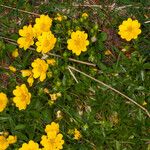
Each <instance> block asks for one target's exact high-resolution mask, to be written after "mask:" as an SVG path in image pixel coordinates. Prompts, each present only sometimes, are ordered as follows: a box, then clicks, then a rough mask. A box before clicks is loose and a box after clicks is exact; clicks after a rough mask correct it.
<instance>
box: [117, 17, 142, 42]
mask: <svg viewBox="0 0 150 150" xmlns="http://www.w3.org/2000/svg"><path fill="white" fill-rule="evenodd" d="M140 26H141V24H140V23H139V22H138V20H132V19H131V18H128V20H126V21H123V22H122V24H121V25H120V26H119V32H118V34H119V35H120V36H121V38H122V39H126V40H127V41H130V40H132V39H136V38H137V37H138V35H139V34H140V33H141V29H140Z"/></svg>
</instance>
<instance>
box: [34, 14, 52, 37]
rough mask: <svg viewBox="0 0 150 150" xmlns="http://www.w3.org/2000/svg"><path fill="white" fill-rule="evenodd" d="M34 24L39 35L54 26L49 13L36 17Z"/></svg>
mask: <svg viewBox="0 0 150 150" xmlns="http://www.w3.org/2000/svg"><path fill="white" fill-rule="evenodd" d="M35 23H36V24H35V25H34V32H35V34H36V35H37V36H39V35H40V34H41V33H42V32H48V31H49V30H50V27H51V26H52V19H51V18H50V17H49V16H48V15H40V18H36V20H35Z"/></svg>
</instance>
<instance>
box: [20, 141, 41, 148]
mask: <svg viewBox="0 0 150 150" xmlns="http://www.w3.org/2000/svg"><path fill="white" fill-rule="evenodd" d="M19 150H40V148H39V144H38V143H35V142H34V141H32V140H30V141H29V143H23V144H22V147H21V148H19Z"/></svg>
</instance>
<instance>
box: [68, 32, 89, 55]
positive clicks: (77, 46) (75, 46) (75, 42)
mask: <svg viewBox="0 0 150 150" xmlns="http://www.w3.org/2000/svg"><path fill="white" fill-rule="evenodd" d="M87 37H88V35H87V34H86V33H84V31H79V30H78V31H76V32H72V34H71V39H69V40H68V41H67V43H68V47H67V48H68V49H69V50H72V52H73V53H75V54H76V55H77V56H78V55H80V54H81V51H83V52H85V51H87V48H86V46H88V45H89V41H88V40H87Z"/></svg>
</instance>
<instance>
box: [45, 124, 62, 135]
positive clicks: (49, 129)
mask: <svg viewBox="0 0 150 150" xmlns="http://www.w3.org/2000/svg"><path fill="white" fill-rule="evenodd" d="M45 132H46V133H47V134H48V132H56V134H57V133H59V124H58V123H55V122H52V123H51V124H50V125H49V124H48V125H47V126H46V128H45Z"/></svg>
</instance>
